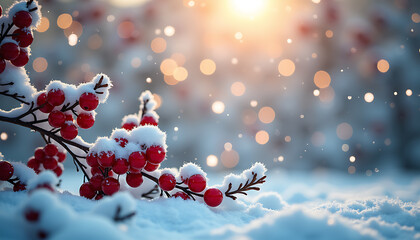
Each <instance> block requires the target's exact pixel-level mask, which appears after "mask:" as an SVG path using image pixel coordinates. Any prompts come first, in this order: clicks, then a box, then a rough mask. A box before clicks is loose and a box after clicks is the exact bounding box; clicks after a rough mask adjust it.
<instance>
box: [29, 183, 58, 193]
mask: <svg viewBox="0 0 420 240" xmlns="http://www.w3.org/2000/svg"><path fill="white" fill-rule="evenodd" d="M36 189H46V190H48V191H51V192H55V190H54V188H53V187H52V186H51V185H50V184H48V183H44V184H39V185H37V186H36V188H35V189H34V190H36ZM32 191H33V190H32Z"/></svg>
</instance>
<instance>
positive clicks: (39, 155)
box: [34, 147, 45, 162]
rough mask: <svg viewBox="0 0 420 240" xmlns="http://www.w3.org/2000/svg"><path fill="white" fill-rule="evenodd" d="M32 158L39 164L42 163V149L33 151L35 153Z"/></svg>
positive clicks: (43, 155) (43, 156)
mask: <svg viewBox="0 0 420 240" xmlns="http://www.w3.org/2000/svg"><path fill="white" fill-rule="evenodd" d="M34 157H35V159H36V160H38V161H39V162H43V161H44V158H45V151H44V148H42V147H39V148H36V149H35V153H34Z"/></svg>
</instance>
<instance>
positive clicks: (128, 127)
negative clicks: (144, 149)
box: [122, 123, 137, 131]
mask: <svg viewBox="0 0 420 240" xmlns="http://www.w3.org/2000/svg"><path fill="white" fill-rule="evenodd" d="M135 127H137V124H135V123H124V124H123V125H122V128H124V129H125V130H127V131H131V130H133V128H135Z"/></svg>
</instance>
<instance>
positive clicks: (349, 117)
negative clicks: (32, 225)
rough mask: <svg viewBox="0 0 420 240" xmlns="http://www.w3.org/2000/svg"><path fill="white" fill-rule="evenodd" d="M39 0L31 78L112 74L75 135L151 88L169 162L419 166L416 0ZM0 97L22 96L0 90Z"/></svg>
mask: <svg viewBox="0 0 420 240" xmlns="http://www.w3.org/2000/svg"><path fill="white" fill-rule="evenodd" d="M39 2H40V4H41V5H42V13H43V18H42V21H41V25H40V26H39V27H38V29H37V31H35V32H34V43H33V44H32V56H31V57H30V62H29V63H28V65H27V66H26V70H27V71H28V74H29V76H30V78H31V82H32V84H33V85H34V86H35V87H36V88H37V89H38V90H42V89H44V87H45V85H46V84H48V83H49V81H51V80H53V79H58V80H61V81H63V82H66V83H73V84H78V83H81V82H86V81H89V80H91V78H92V77H93V76H94V75H96V73H100V72H103V73H106V74H107V75H109V76H110V77H111V79H112V80H113V83H114V88H112V90H111V95H110V98H109V99H108V101H107V103H106V104H103V105H100V107H99V109H98V110H97V113H98V115H97V116H96V123H95V126H94V127H93V128H91V129H89V130H80V131H79V132H80V135H81V136H83V137H84V139H85V140H87V141H88V142H93V141H95V139H96V138H97V137H98V136H109V135H110V133H111V131H112V129H114V128H116V127H120V126H121V119H122V117H123V116H124V115H126V114H131V113H137V112H138V108H139V101H138V97H139V95H140V93H141V92H142V91H144V90H147V89H149V90H151V91H152V92H153V93H154V94H155V97H156V100H157V101H158V103H159V108H158V110H157V113H158V114H159V115H160V121H159V125H160V128H161V129H162V130H163V131H166V133H167V136H168V138H167V144H168V146H169V148H168V161H165V162H164V164H163V166H164V167H179V166H181V165H182V163H183V162H189V161H192V162H196V163H198V164H199V165H201V166H202V167H203V168H204V169H205V170H206V171H208V172H222V171H234V172H235V171H240V170H243V169H245V168H248V167H249V166H250V165H251V164H252V163H253V162H256V161H260V162H263V163H264V164H266V166H267V167H268V168H269V169H275V168H281V169H285V170H302V171H306V170H318V169H334V170H338V171H341V172H344V173H346V174H355V175H365V176H373V175H377V174H381V171H382V170H383V169H398V170H418V169H420V98H419V96H420V34H419V32H420V24H419V23H420V1H417V0H388V1H385V0H371V1H365V0H353V1H345V0H312V1H311V0H153V1H152V0H150V1H147V0H108V1H99V0H96V1H95V0H91V1H87V0H74V1H72V0H61V1H60V0H54V1H53V0H40V1H39ZM11 4H12V1H10V0H3V1H2V6H3V9H7V8H8V7H9V6H10V5H11ZM0 106H1V108H2V109H11V108H13V107H17V106H18V104H17V103H16V102H13V100H11V99H7V98H4V97H2V96H1V97H0ZM0 137H1V138H0V139H1V140H0V144H1V152H2V153H3V154H4V155H5V159H7V160H11V161H23V162H26V161H27V159H28V158H29V157H30V156H32V155H33V151H34V148H35V147H38V146H42V145H43V144H44V143H43V141H42V139H41V137H40V136H39V134H36V133H31V132H30V131H29V130H28V129H23V128H21V127H17V126H14V125H11V124H6V123H0ZM66 165H67V166H66V167H67V168H73V167H74V166H72V161H70V160H67V161H66Z"/></svg>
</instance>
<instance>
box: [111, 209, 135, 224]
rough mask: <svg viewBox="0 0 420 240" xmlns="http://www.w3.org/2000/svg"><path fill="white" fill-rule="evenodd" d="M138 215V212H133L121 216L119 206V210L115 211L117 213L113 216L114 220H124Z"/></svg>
mask: <svg viewBox="0 0 420 240" xmlns="http://www.w3.org/2000/svg"><path fill="white" fill-rule="evenodd" d="M135 215H136V212H131V213H129V214H127V215H124V216H121V206H120V205H118V206H117V210H116V211H115V215H114V217H113V220H114V222H123V221H125V220H127V219H130V218H132V217H134V216H135Z"/></svg>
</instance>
